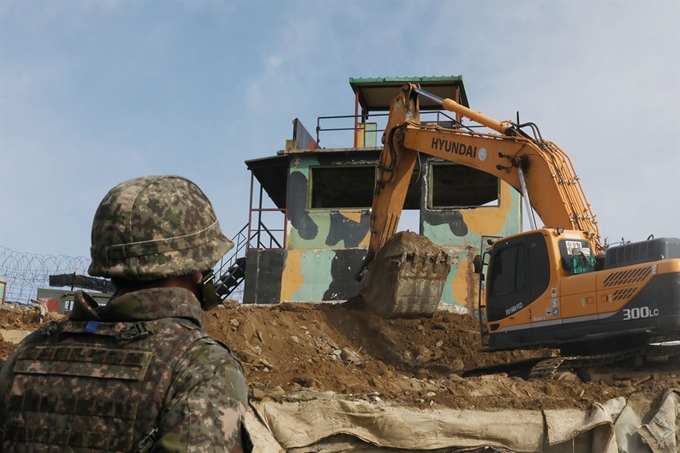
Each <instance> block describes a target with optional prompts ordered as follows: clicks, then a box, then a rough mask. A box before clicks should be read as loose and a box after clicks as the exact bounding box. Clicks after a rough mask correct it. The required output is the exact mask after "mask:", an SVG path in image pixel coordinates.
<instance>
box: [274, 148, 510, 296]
mask: <svg viewBox="0 0 680 453" xmlns="http://www.w3.org/2000/svg"><path fill="white" fill-rule="evenodd" d="M371 162H372V163H373V164H375V163H376V162H377V153H376V155H375V159H372V160H367V159H366V156H365V154H363V153H362V157H361V159H357V158H356V157H353V154H352V153H347V152H343V153H328V152H326V153H323V152H322V153H301V154H294V155H291V166H290V177H289V183H288V233H287V244H286V249H287V250H286V253H285V257H284V263H283V273H282V276H281V297H280V299H281V300H282V301H296V302H309V301H322V300H345V299H347V298H349V297H351V296H353V295H355V294H356V293H357V291H358V282H357V281H356V280H355V278H354V277H355V275H356V273H357V272H358V270H359V268H360V266H361V262H362V260H363V257H364V256H365V253H366V248H367V246H368V239H369V221H370V214H369V210H368V209H354V210H342V209H331V210H327V209H310V208H309V207H308V206H309V204H310V203H309V197H310V176H311V169H312V168H313V167H315V166H329V165H341V164H342V165H348V164H367V163H371ZM424 167H425V177H423V178H421V210H420V233H421V234H425V235H426V236H428V237H429V238H430V239H431V240H432V241H433V242H434V243H436V244H438V245H441V246H443V247H445V248H446V249H447V251H449V253H451V254H452V255H453V267H452V270H451V274H450V276H449V279H448V281H447V285H446V287H445V290H444V294H443V295H442V299H443V301H444V302H446V303H450V304H457V305H463V306H465V307H467V308H469V309H475V307H476V305H477V288H478V278H477V275H476V274H474V272H473V270H472V269H473V268H472V258H473V257H474V255H476V254H477V253H479V247H480V243H481V238H482V236H504V235H509V234H514V233H517V232H519V231H520V229H521V209H520V198H519V194H518V193H517V192H516V191H515V190H514V189H512V188H511V187H510V186H508V185H507V184H505V183H502V182H501V183H500V186H499V189H500V190H499V192H500V193H499V202H498V205H497V206H489V207H479V208H474V209H461V210H452V209H429V208H428V207H427V203H426V200H427V196H428V195H427V194H428V191H429V179H430V178H429V171H430V166H429V165H425V166H424Z"/></svg>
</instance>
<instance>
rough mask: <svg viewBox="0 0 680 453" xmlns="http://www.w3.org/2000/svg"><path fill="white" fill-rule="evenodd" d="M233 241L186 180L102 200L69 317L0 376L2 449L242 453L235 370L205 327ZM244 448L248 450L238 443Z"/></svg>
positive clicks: (117, 192)
mask: <svg viewBox="0 0 680 453" xmlns="http://www.w3.org/2000/svg"><path fill="white" fill-rule="evenodd" d="M232 247H233V244H232V242H231V241H230V240H229V239H227V238H226V237H225V236H224V235H223V234H222V232H221V230H220V226H219V223H218V221H217V218H216V216H215V212H214V211H213V208H212V205H211V204H210V201H209V200H208V198H207V197H206V196H205V194H204V193H203V192H202V191H201V190H200V189H199V188H198V187H197V186H196V185H195V184H194V183H192V182H191V181H189V180H187V179H184V178H181V177H178V176H146V177H141V178H136V179H132V180H130V181H126V182H123V183H121V184H119V185H118V186H116V187H114V188H113V189H111V190H110V191H109V193H108V194H107V195H106V196H105V197H104V199H103V200H102V202H101V203H100V205H99V208H98V209H97V212H96V214H95V217H94V222H93V224H92V248H91V255H92V264H91V265H90V268H89V274H90V275H92V276H101V277H110V278H111V279H112V281H113V283H114V285H115V286H116V293H115V294H114V296H113V298H112V299H111V300H110V301H109V303H107V304H106V305H105V306H102V307H100V306H98V304H97V303H96V302H95V301H94V300H93V299H92V298H91V297H90V296H88V295H87V294H85V293H83V292H78V293H76V297H75V301H74V308H73V311H72V313H71V315H70V316H69V319H68V320H67V321H63V322H60V323H56V322H52V323H50V324H47V325H45V326H44V327H43V328H41V329H40V330H38V331H36V332H34V333H32V334H31V335H29V336H28V337H27V338H26V339H25V340H24V341H23V342H22V343H21V344H20V345H18V346H17V348H16V349H15V350H14V351H13V353H12V355H11V356H10V358H9V359H8V360H7V362H5V364H4V365H3V367H2V370H1V371H0V398H1V399H0V430H2V431H1V432H0V438H1V440H2V442H1V443H0V451H5V452H8V453H9V452H33V451H34V452H48V451H49V452H53V451H72V452H85V451H91V450H97V451H100V450H101V451H111V452H131V451H132V452H147V451H154V452H165V451H173V452H180V451H183V452H204V451H205V452H207V451H211V452H212V451H215V452H223V451H224V452H230V451H231V452H241V451H248V450H249V449H250V445H249V439H248V436H247V433H246V432H245V428H244V426H243V420H244V417H245V412H246V407H247V404H248V395H247V388H246V383H245V378H244V376H243V370H242V368H241V365H240V363H239V362H238V360H237V359H236V358H235V357H234V356H233V355H232V353H231V352H230V351H229V349H228V348H227V347H226V346H223V345H222V344H220V343H218V342H217V341H215V340H213V339H211V338H210V337H209V336H208V335H207V334H206V333H205V332H204V331H203V329H202V325H203V319H204V317H203V310H207V309H209V308H212V307H214V306H215V305H217V304H218V303H219V302H220V300H219V298H218V296H217V294H216V293H215V290H214V286H213V284H212V278H213V277H212V272H211V269H212V268H213V266H214V265H215V264H216V263H217V261H218V260H219V259H220V258H221V257H222V256H224V254H225V253H226V252H227V251H228V250H229V249H231V248H232ZM246 444H248V445H246Z"/></svg>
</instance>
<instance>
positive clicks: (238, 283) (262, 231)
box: [213, 220, 285, 301]
mask: <svg viewBox="0 0 680 453" xmlns="http://www.w3.org/2000/svg"><path fill="white" fill-rule="evenodd" d="M277 232H278V233H282V232H283V229H280V230H273V229H269V228H267V227H266V226H265V225H264V224H263V223H262V221H261V220H259V221H258V222H257V228H256V229H251V228H250V224H248V223H247V224H245V225H244V226H243V228H241V230H240V231H239V232H238V233H236V235H235V236H234V237H233V238H231V241H232V242H233V243H234V248H233V249H232V252H231V254H229V255H225V256H224V257H223V258H222V259H221V260H220V262H219V263H217V265H216V266H215V268H214V269H213V274H214V275H215V280H214V283H215V291H217V294H218V295H219V296H220V299H221V300H222V301H224V300H225V299H227V298H229V297H230V296H232V295H233V294H234V293H236V297H233V296H232V298H235V299H237V300H241V298H242V296H243V288H242V284H243V282H244V281H245V278H246V261H247V260H246V254H247V252H248V249H249V248H258V249H267V248H282V247H283V245H282V244H281V242H280V241H279V240H277V238H276V233H277ZM284 242H285V240H284Z"/></svg>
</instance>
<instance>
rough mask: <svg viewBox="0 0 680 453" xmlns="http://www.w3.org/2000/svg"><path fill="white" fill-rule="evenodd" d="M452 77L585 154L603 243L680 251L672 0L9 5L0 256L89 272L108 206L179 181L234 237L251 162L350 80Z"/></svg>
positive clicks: (336, 104)
mask: <svg viewBox="0 0 680 453" xmlns="http://www.w3.org/2000/svg"><path fill="white" fill-rule="evenodd" d="M443 75H462V76H463V78H464V81H465V84H466V90H467V93H468V98H469V100H470V104H471V106H472V108H474V109H476V110H480V111H482V112H484V113H485V114H487V115H489V116H492V117H494V118H498V119H514V117H515V112H516V111H520V113H521V118H522V120H523V121H533V122H535V123H537V124H538V125H539V126H540V128H541V132H542V134H543V137H544V138H546V139H549V140H552V141H554V142H556V143H557V144H558V145H559V146H560V147H561V148H562V149H563V150H564V151H566V152H567V153H568V154H569V155H570V157H571V158H572V160H573V162H574V165H575V167H576V169H577V172H578V174H579V176H580V178H581V180H582V183H583V185H584V187H585V190H586V193H587V195H588V197H589V200H590V202H591V205H592V207H593V209H594V211H595V213H596V214H597V217H598V220H599V222H600V230H601V232H602V235H603V236H608V237H609V238H610V239H611V240H612V241H618V240H620V238H621V237H625V238H626V239H629V240H643V239H645V238H646V237H647V236H648V235H649V234H654V235H655V236H656V237H662V236H674V237H680V189H679V187H680V184H679V183H678V179H679V177H680V145H679V144H678V132H680V3H678V2H677V1H675V0H667V1H662V0H651V1H649V0H648V1H618V2H607V1H601V2H586V1H569V2H544V1H514V2H501V1H484V2H472V1H469V2H465V1H441V0H440V1H429V0H420V1H417V2H414V1H400V0H391V1H381V0H373V1H320V0H317V1H312V0H306V1H302V0H288V1H285V2H284V1H262V0H260V1H257V0H252V1H210V0H196V1H178V0H169V1H160V0H159V1H153V0H149V1H131V0H128V1H122V0H120V1H119V0H102V1H93V0H60V1H58V2H55V1H41V0H0V207H1V212H2V213H1V214H0V216H1V217H0V218H1V219H2V221H0V245H2V246H5V247H7V248H10V249H12V250H15V251H19V252H29V253H36V254H53V255H69V256H87V255H88V254H89V242H90V227H91V222H92V216H93V214H94V211H95V209H96V207H97V205H98V204H99V202H100V200H101V199H102V197H103V196H104V194H105V193H106V192H107V191H108V190H109V189H110V188H111V187H112V186H114V185H115V184H117V183H119V182H121V181H123V180H126V179H129V178H132V177H136V176H141V175H145V174H166V173H173V174H180V175H183V176H186V177H188V178H190V179H192V180H193V181H195V182H196V183H197V184H198V185H199V186H201V187H202V188H203V190H204V191H205V192H206V193H207V194H208V196H209V197H210V198H211V200H212V202H213V204H214V206H215V209H216V211H217V215H218V217H219V218H220V221H221V224H222V229H223V230H224V232H225V234H227V235H228V236H232V235H234V234H235V233H236V232H237V231H238V230H239V229H240V228H241V227H242V226H243V225H244V224H245V223H246V221H247V214H248V205H249V203H248V196H249V188H250V172H249V171H248V170H247V168H246V166H245V164H244V161H245V160H248V159H254V158H259V157H267V156H272V155H274V154H275V153H276V151H278V150H280V149H283V148H284V146H285V140H286V139H289V138H292V125H291V121H292V120H293V119H294V118H296V117H297V118H300V119H301V120H302V122H303V123H304V124H305V125H306V126H307V127H308V129H310V130H313V128H314V125H315V123H316V118H317V117H318V116H328V115H346V114H352V113H353V108H354V99H353V94H352V91H351V88H350V87H349V83H348V80H349V78H350V77H355V78H356V77H398V76H443ZM322 144H323V143H322ZM330 144H331V143H326V146H329V145H330ZM338 146H351V143H349V142H348V143H342V144H338Z"/></svg>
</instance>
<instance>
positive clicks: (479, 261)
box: [472, 255, 482, 274]
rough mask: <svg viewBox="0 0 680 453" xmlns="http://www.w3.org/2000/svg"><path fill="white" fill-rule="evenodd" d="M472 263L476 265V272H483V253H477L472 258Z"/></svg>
mask: <svg viewBox="0 0 680 453" xmlns="http://www.w3.org/2000/svg"><path fill="white" fill-rule="evenodd" d="M472 265H473V266H474V269H475V274H481V273H482V255H475V257H474V258H472Z"/></svg>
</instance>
